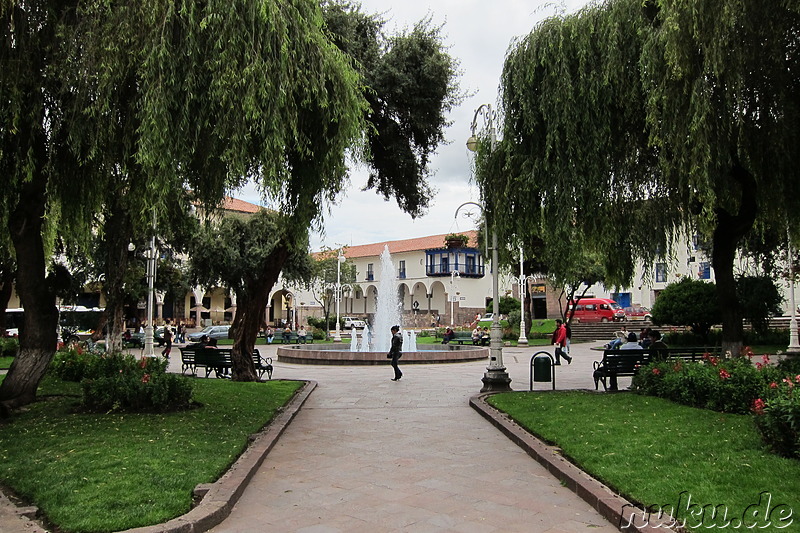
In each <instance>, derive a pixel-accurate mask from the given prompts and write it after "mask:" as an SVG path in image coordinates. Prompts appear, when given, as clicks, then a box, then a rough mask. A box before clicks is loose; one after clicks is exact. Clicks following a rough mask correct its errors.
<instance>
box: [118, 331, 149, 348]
mask: <svg viewBox="0 0 800 533" xmlns="http://www.w3.org/2000/svg"><path fill="white" fill-rule="evenodd" d="M122 345H123V346H125V347H126V348H144V333H131V336H130V338H128V339H126V338H125V337H123V338H122Z"/></svg>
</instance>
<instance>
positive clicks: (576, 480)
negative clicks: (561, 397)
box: [469, 392, 685, 533]
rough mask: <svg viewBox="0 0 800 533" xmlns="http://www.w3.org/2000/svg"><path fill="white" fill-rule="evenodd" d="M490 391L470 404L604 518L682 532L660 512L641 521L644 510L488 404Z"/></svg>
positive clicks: (628, 527)
mask: <svg viewBox="0 0 800 533" xmlns="http://www.w3.org/2000/svg"><path fill="white" fill-rule="evenodd" d="M493 394H497V393H496V392H487V393H482V394H477V395H475V396H473V397H472V398H470V400H469V404H470V406H472V408H473V409H475V410H476V411H478V413H479V414H480V415H481V416H483V417H484V418H486V419H487V420H488V421H489V422H491V424H492V425H494V426H495V427H496V428H498V429H499V430H500V431H501V432H502V433H503V434H504V435H506V436H507V437H508V438H509V439H510V440H511V441H512V442H514V444H516V445H517V446H519V447H520V448H522V449H523V450H525V452H526V453H527V454H528V455H530V456H531V457H532V458H533V459H535V460H536V461H537V462H538V463H540V464H541V465H542V466H544V467H545V468H546V469H547V471H548V472H550V473H551V474H552V475H553V476H555V477H556V479H558V480H559V481H560V482H561V483H562V484H563V485H564V486H565V487H567V488H569V489H570V490H571V491H573V492H574V493H575V494H577V495H578V496H579V497H580V498H581V499H583V500H584V501H585V502H586V503H588V504H589V505H591V506H592V507H593V508H594V509H595V510H597V512H599V513H600V514H601V515H603V517H604V518H605V519H606V520H608V521H609V522H611V523H612V524H614V525H615V526H616V527H618V528H619V529H620V531H641V532H652V533H656V532H661V533H664V532H675V533H681V532H683V531H685V530H684V529H683V528H680V527H671V528H670V527H667V525H668V524H677V523H678V521H677V520H675V519H674V518H673V517H671V516H669V515H667V514H663V515H661V516H659V517H658V523H655V524H650V523H648V522H646V521H644V515H645V511H643V510H642V509H641V508H639V507H637V506H636V505H635V504H633V503H632V502H630V501H628V500H627V499H625V498H623V497H622V496H620V495H619V494H617V493H615V492H614V491H613V490H611V489H610V488H609V487H608V486H606V485H604V484H603V483H601V482H600V481H599V480H597V479H595V478H593V477H592V476H590V475H589V474H587V473H586V472H584V471H583V470H581V469H580V468H578V467H577V466H575V465H574V464H572V463H571V462H569V461H568V460H567V459H566V458H565V457H564V456H563V455H562V454H561V448H559V447H557V446H550V445H548V444H545V443H544V442H543V441H542V440H540V439H539V438H537V437H536V436H534V435H533V434H531V433H530V432H528V431H527V430H526V429H525V428H523V427H522V426H520V425H519V424H517V423H516V422H515V421H514V420H512V419H511V417H509V416H508V415H506V414H505V413H503V412H502V411H499V410H497V409H495V408H494V407H492V406H491V405H489V404H488V402H487V401H486V399H487V398H488V397H489V396H492V395H493Z"/></svg>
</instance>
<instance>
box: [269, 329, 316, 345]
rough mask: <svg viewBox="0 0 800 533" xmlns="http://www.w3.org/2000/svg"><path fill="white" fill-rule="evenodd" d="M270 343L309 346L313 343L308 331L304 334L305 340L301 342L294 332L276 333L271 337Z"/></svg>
mask: <svg viewBox="0 0 800 533" xmlns="http://www.w3.org/2000/svg"><path fill="white" fill-rule="evenodd" d="M272 342H277V343H278V344H311V343H313V342H314V336H313V335H312V334H311V332H310V331H309V332H308V333H306V337H305V340H302V339H300V337H299V336H298V335H297V333H296V332H294V331H293V332H291V333H285V332H283V331H276V332H275V334H274V335H273V336H272Z"/></svg>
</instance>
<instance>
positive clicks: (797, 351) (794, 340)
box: [786, 237, 800, 356]
mask: <svg viewBox="0 0 800 533" xmlns="http://www.w3.org/2000/svg"><path fill="white" fill-rule="evenodd" d="M787 250H788V251H787V255H788V256H789V304H790V305H791V306H792V311H791V315H790V316H791V317H792V318H791V320H789V347H788V348H787V349H786V353H787V354H791V355H793V356H799V355H800V342H798V335H797V305H796V303H795V299H794V255H793V253H792V240H791V237H790V238H789V239H788V240H787Z"/></svg>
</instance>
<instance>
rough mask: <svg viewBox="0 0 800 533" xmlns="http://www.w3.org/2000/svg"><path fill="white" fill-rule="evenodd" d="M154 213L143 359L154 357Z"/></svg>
mask: <svg viewBox="0 0 800 533" xmlns="http://www.w3.org/2000/svg"><path fill="white" fill-rule="evenodd" d="M156 256H157V252H156V211H155V209H154V210H153V236H152V237H150V249H149V250H148V251H147V252H146V257H147V327H146V328H144V350H143V351H144V357H155V356H156V355H155V350H154V348H153V333H154V331H155V329H154V328H153V303H154V302H153V299H154V293H155V290H154V287H155V282H156Z"/></svg>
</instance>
